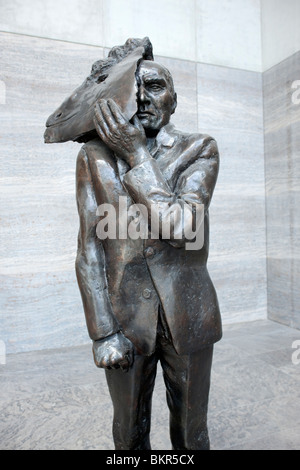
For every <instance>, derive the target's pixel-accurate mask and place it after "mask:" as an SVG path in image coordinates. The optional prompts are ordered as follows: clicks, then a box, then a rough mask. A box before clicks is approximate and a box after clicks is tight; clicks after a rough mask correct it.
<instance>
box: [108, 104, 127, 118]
mask: <svg viewBox="0 0 300 470" xmlns="http://www.w3.org/2000/svg"><path fill="white" fill-rule="evenodd" d="M107 106H108V108H109V110H110V112H111V116H112V117H113V118H114V120H115V121H116V122H118V123H119V124H128V121H127V119H126V118H125V117H124V115H123V114H122V112H121V110H120V108H119V106H118V105H117V103H116V102H115V101H114V100H107Z"/></svg>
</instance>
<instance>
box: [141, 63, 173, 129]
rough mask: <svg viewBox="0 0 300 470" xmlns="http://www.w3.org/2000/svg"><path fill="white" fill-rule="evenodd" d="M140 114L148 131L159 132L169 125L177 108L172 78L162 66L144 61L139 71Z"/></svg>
mask: <svg viewBox="0 0 300 470" xmlns="http://www.w3.org/2000/svg"><path fill="white" fill-rule="evenodd" d="M137 82H138V95H137V96H138V112H137V116H138V118H139V119H140V121H141V123H142V126H143V127H144V129H145V130H146V132H147V131H158V130H159V129H161V128H162V127H163V126H165V125H166V124H168V122H169V121H170V117H171V115H172V114H173V113H174V111H175V108H176V104H177V103H176V94H175V93H174V88H173V82H172V78H171V76H170V75H169V72H168V71H167V69H165V68H164V67H162V66H161V65H159V64H157V63H155V62H152V61H147V60H144V61H143V62H142V63H141V65H140V67H139V70H138V75H137Z"/></svg>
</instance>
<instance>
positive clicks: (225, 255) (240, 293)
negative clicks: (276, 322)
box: [197, 64, 267, 323]
mask: <svg viewBox="0 0 300 470" xmlns="http://www.w3.org/2000/svg"><path fill="white" fill-rule="evenodd" d="M197 78H198V82H197V94H198V128H199V130H201V131H203V132H205V133H208V134H210V135H212V136H213V137H214V138H215V139H216V141H217V143H218V147H219V152H220V171H219V177H218V181H217V185H216V188H215V192H214V196H213V199H212V203H211V206H210V257H209V263H208V267H209V272H210V273H211V276H212V279H213V281H214V283H215V286H216V289H217V293H218V297H219V302H220V307H221V312H222V316H223V321H224V323H232V322H239V321H242V320H246V319H248V320H250V319H251V320H256V319H262V318H265V316H266V310H267V295H266V292H267V291H266V261H265V259H266V235H265V229H266V222H265V176H264V144H263V108H262V80H261V75H260V74H259V73H254V72H247V71H242V70H235V69H230V68H226V67H217V66H211V65H205V64H198V66H197Z"/></svg>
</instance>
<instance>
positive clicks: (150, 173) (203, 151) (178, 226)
mask: <svg viewBox="0 0 300 470" xmlns="http://www.w3.org/2000/svg"><path fill="white" fill-rule="evenodd" d="M218 169H219V153H218V148H217V144H216V141H215V140H214V139H212V138H211V137H209V136H205V138H200V136H199V138H198V139H195V140H194V141H192V142H191V143H190V145H189V146H188V148H187V149H186V150H185V152H184V153H183V154H182V155H179V156H178V158H177V160H176V168H175V169H174V173H175V175H177V176H176V182H175V185H174V188H173V190H172V189H171V188H170V187H169V185H168V183H167V182H166V181H165V179H164V177H163V175H162V173H161V171H160V169H159V165H158V163H157V161H156V160H155V159H154V158H149V159H148V160H146V161H144V162H143V163H141V164H140V165H137V166H135V167H133V168H132V169H131V170H130V171H129V172H127V173H126V175H125V177H124V180H123V183H124V184H125V186H126V188H127V190H128V192H129V193H130V195H131V197H132V198H133V200H134V201H135V203H136V204H143V205H144V206H146V208H147V214H148V223H149V228H151V232H152V235H154V236H155V233H154V232H153V226H154V229H156V228H157V229H158V232H159V233H158V237H159V238H164V239H166V238H167V237H166V236H165V233H166V232H163V230H164V228H166V227H169V228H170V229H169V231H168V232H167V233H169V234H170V235H169V237H168V238H167V241H168V242H169V243H171V244H172V245H173V246H175V247H177V248H180V247H182V246H183V245H184V244H185V243H186V241H187V237H186V234H187V233H191V232H190V231H191V228H192V227H193V228H194V231H195V232H197V230H198V229H199V226H198V225H197V224H199V223H202V222H201V220H202V221H203V215H204V214H205V213H206V212H207V210H208V207H209V204H210V201H211V198H212V194H213V191H214V187H215V184H216V180H217V176H218ZM200 214H202V219H201V217H198V215H200Z"/></svg>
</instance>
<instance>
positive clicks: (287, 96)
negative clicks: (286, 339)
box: [263, 52, 300, 328]
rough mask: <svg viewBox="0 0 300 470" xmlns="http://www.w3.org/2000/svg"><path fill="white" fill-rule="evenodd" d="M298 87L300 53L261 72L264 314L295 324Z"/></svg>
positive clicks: (299, 272)
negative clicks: (266, 309) (264, 271)
mask: <svg viewBox="0 0 300 470" xmlns="http://www.w3.org/2000/svg"><path fill="white" fill-rule="evenodd" d="M296 82H298V83H296ZM299 85H300V52H297V53H296V54H293V55H292V56H291V57H289V58H288V59H286V60H284V61H282V62H281V63H280V64H278V65H276V66H274V67H272V68H271V69H269V70H268V71H266V72H265V73H264V74H263V93H264V124H265V160H266V165H265V171H266V214H267V279H268V315H269V318H271V319H272V320H276V321H279V322H281V323H284V324H286V325H289V326H292V327H294V328H300V291H299V285H300V212H299V206H298V204H299V205H300V86H299Z"/></svg>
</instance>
